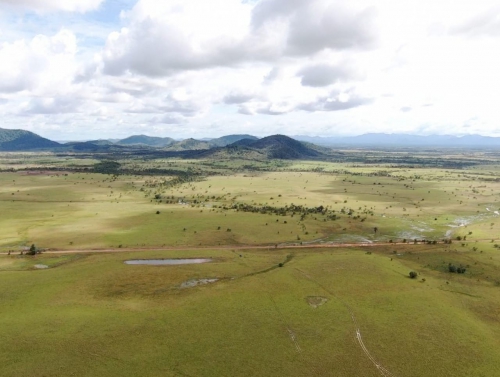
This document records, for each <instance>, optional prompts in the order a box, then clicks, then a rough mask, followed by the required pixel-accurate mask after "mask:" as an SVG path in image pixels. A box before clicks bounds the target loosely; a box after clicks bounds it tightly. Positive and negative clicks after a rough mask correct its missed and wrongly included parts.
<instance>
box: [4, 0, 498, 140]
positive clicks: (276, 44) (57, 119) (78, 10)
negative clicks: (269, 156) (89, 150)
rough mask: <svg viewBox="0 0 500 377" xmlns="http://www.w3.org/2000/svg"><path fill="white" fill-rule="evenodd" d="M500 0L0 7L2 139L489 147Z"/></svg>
mask: <svg viewBox="0 0 500 377" xmlns="http://www.w3.org/2000/svg"><path fill="white" fill-rule="evenodd" d="M499 67H500V3H499V2H498V0H475V1H470V0H439V1H436V0H352V1H345V0H209V1H208V0H163V1H159V0H0V116H1V120H2V121H1V123H0V127H2V128H9V129H17V128H21V129H26V130H30V131H33V132H35V133H38V134H40V135H42V136H44V137H48V138H50V139H53V140H89V139H104V138H123V137H127V136H130V135H135V134H145V135H150V136H163V137H166V136H168V137H174V138H188V137H195V138H203V137H218V136H222V135H228V134H243V133H244V134H252V135H255V136H267V135H272V134H278V133H279V134H286V135H309V136H351V135H360V134H364V133H371V132H384V133H407V134H408V133H410V134H418V135H435V134H440V135H443V134H452V135H468V134H482V135H488V136H500V122H499V118H500V69H499Z"/></svg>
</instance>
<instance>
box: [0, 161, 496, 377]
mask: <svg viewBox="0 0 500 377" xmlns="http://www.w3.org/2000/svg"><path fill="white" fill-rule="evenodd" d="M346 153H347V152H346ZM373 153H376V152H373ZM450 158H451V159H453V158H455V159H462V158H464V156H450ZM467 158H469V159H470V158H472V157H471V156H467ZM474 158H476V157H474ZM477 158H478V159H479V157H477ZM97 161H98V160H96V159H93V158H92V156H90V157H88V158H81V156H80V157H78V156H76V157H75V161H73V160H72V159H71V158H70V159H68V158H67V157H64V158H63V157H57V156H54V155H50V154H48V155H44V156H40V155H34V154H4V155H2V156H0V167H1V168H3V169H4V171H3V172H1V173H0V213H1V214H2V216H1V218H0V252H2V253H3V254H1V255H0V277H1V280H2V287H1V288H0V300H1V302H2V310H1V311H0V336H1V338H2V342H0V365H1V371H2V373H1V374H2V375H5V376H66V375H75V376H118V375H120V376H129V375H130V376H137V375H142V376H250V375H255V376H257V375H258V376H265V375H268V376H380V375H386V376H450V375H458V376H477V377H480V376H488V377H490V376H500V356H499V355H500V340H499V339H500V326H499V325H500V323H499V322H500V309H499V308H500V274H499V268H500V249H499V247H498V246H497V244H500V240H498V238H500V237H498V234H500V233H499V230H500V221H499V219H498V217H499V214H498V211H500V205H499V199H500V197H499V195H498V192H500V191H499V188H500V181H498V178H500V168H499V167H498V166H496V165H495V164H494V163H493V162H494V161H491V163H484V164H478V165H476V166H468V167H464V168H462V169H447V168H442V167H441V168H436V167H422V166H408V165H406V164H404V165H396V164H392V163H391V164H385V163H377V164H358V163H356V164H354V163H351V162H349V163H346V162H316V161H314V162H311V161H297V162H283V161H270V162H262V161H260V162H257V163H255V164H254V165H255V166H254V167H255V169H251V168H249V167H248V166H249V165H251V162H249V161H216V162H214V161H193V160H176V159H172V160H168V159H167V160H165V159H157V160H139V159H136V160H130V159H129V160H121V161H120V163H121V165H122V166H126V167H127V168H128V169H129V168H131V167H135V169H137V167H140V168H144V169H153V168H154V169H162V168H165V167H166V166H167V167H169V168H171V169H175V170H179V171H186V172H192V171H195V170H196V171H197V172H198V173H197V174H196V175H195V176H194V178H193V179H187V180H176V179H175V177H173V176H169V175H161V174H158V175H154V176H153V175H147V174H144V173H139V170H138V173H137V174H120V175H113V174H98V173H93V172H92V171H91V168H92V166H93V165H94V164H95V163H96V162H97ZM481 161H482V160H481ZM129 171H130V169H129ZM292 204H293V206H294V207H292ZM318 207H322V210H321V211H316V212H315V211H314V209H316V208H318ZM290 208H294V210H290ZM250 209H251V210H250ZM285 209H287V210H285ZM304 213H305V215H304ZM459 238H460V240H459ZM464 238H465V239H464ZM414 239H417V240H419V241H420V242H418V243H417V244H414ZM444 239H447V240H452V243H451V244H449V243H446V244H445V243H443V240H444ZM403 240H405V241H406V243H403ZM421 240H426V241H429V242H421ZM434 240H435V241H437V244H435V245H432V244H428V243H431V242H432V241H434ZM391 241H392V242H393V243H391ZM357 242H360V243H363V244H368V243H372V244H373V245H374V246H372V247H360V246H359V247H356V246H349V247H347V245H346V246H345V247H343V245H344V243H349V244H352V243H354V244H355V243H357ZM33 243H34V244H36V245H37V246H38V247H39V248H43V249H46V250H47V251H46V252H43V253H41V254H37V255H36V256H28V255H20V253H21V251H22V252H23V254H24V252H25V251H26V249H27V248H29V246H30V245H31V244H33ZM330 243H332V244H335V245H336V247H328V245H329V244H330ZM377 243H379V244H380V245H379V246H377ZM257 245H265V246H267V247H266V248H263V249H255V248H252V246H257ZM292 245H302V246H303V248H300V249H294V248H288V246H292ZM315 245H321V246H323V247H322V248H316V247H314V246H315ZM91 249H113V250H115V251H121V252H116V253H98V252H93V251H92V250H91ZM130 249H137V250H133V251H130ZM139 249H141V250H139ZM9 250H10V251H11V253H10V255H8V254H7V253H8V251H9ZM49 250H53V251H58V250H59V252H58V253H50V252H49ZM70 251H73V252H72V253H70ZM75 251H76V253H75ZM96 251H97V250H96ZM197 257H203V258H212V259H213V261H212V262H211V263H207V264H200V265H182V266H132V265H125V264H124V263H123V262H124V261H125V260H129V259H147V258H197ZM280 263H282V264H283V266H282V267H278V266H279V264H280ZM450 263H451V264H454V265H461V266H464V267H466V269H467V270H466V273H465V274H456V273H450V272H449V271H448V265H449V264H450ZM40 266H46V267H47V268H43V269H41V268H40ZM412 270H413V271H416V272H418V274H419V275H418V278H417V279H410V278H408V272H409V271H412ZM193 279H194V280H196V279H218V281H217V282H214V283H211V284H205V285H199V286H196V287H191V288H183V283H185V282H188V281H192V280H193ZM357 331H359V336H358V337H357V336H356V335H357ZM360 340H361V342H360ZM363 346H364V347H366V351H364V349H363ZM370 358H372V360H371V359H370Z"/></svg>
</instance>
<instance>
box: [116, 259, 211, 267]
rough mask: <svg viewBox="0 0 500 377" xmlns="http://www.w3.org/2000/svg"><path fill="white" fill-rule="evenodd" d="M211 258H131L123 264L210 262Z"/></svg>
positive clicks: (157, 264)
mask: <svg viewBox="0 0 500 377" xmlns="http://www.w3.org/2000/svg"><path fill="white" fill-rule="evenodd" d="M211 261H212V259H201V258H198V259H132V260H126V261H125V264H148V265H154V266H160V265H178V264H200V263H208V262H211Z"/></svg>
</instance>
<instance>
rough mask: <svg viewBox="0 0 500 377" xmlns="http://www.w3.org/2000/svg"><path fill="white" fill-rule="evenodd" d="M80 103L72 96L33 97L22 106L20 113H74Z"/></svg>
mask: <svg viewBox="0 0 500 377" xmlns="http://www.w3.org/2000/svg"><path fill="white" fill-rule="evenodd" d="M80 105H81V101H80V100H77V99H74V98H33V99H31V100H30V101H29V103H28V104H26V105H25V106H24V107H23V109H22V110H21V111H20V114H21V115H32V114H65V113H76V112H78V111H79V106H80Z"/></svg>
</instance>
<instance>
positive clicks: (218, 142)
mask: <svg viewBox="0 0 500 377" xmlns="http://www.w3.org/2000/svg"><path fill="white" fill-rule="evenodd" d="M258 139H259V138H258V137H255V136H252V135H227V136H222V137H219V138H217V139H210V140H207V141H208V142H209V143H210V145H212V146H214V147H225V146H226V145H229V144H233V143H235V142H237V141H240V140H252V141H253V140H258Z"/></svg>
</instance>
